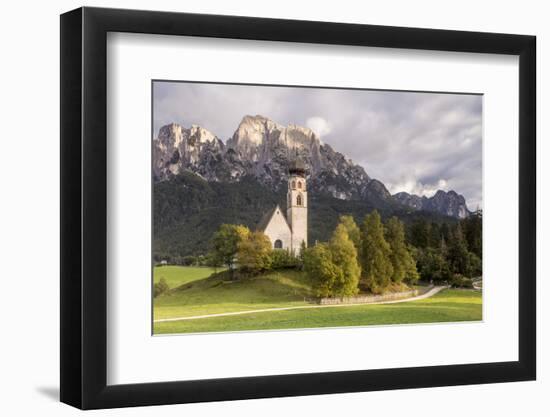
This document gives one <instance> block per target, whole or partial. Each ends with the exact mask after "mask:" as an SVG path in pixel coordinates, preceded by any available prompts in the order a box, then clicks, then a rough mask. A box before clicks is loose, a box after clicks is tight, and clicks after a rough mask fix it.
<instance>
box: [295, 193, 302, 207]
mask: <svg viewBox="0 0 550 417" xmlns="http://www.w3.org/2000/svg"><path fill="white" fill-rule="evenodd" d="M296 205H297V206H301V205H302V195H301V194H298V197H296Z"/></svg>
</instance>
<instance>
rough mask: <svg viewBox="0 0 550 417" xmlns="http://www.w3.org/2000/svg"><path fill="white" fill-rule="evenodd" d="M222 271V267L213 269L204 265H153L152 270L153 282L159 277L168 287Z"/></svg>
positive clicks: (158, 279) (174, 286)
mask: <svg viewBox="0 0 550 417" xmlns="http://www.w3.org/2000/svg"><path fill="white" fill-rule="evenodd" d="M219 271H223V268H222V269H220V268H218V269H214V268H210V267H206V266H197V267H194V266H186V267H183V266H177V265H166V266H155V269H154V270H153V282H155V283H157V282H159V281H160V279H161V278H164V279H165V280H166V283H167V284H168V287H170V288H176V287H179V286H180V285H183V284H187V283H188V282H191V281H196V280H199V279H203V278H207V277H209V276H210V275H212V274H213V273H214V272H219Z"/></svg>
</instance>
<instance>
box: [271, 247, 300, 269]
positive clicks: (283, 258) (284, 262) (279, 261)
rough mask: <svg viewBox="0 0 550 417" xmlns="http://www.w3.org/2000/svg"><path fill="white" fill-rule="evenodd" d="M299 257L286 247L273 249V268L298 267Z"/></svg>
mask: <svg viewBox="0 0 550 417" xmlns="http://www.w3.org/2000/svg"><path fill="white" fill-rule="evenodd" d="M299 262H300V261H299V259H298V258H297V257H296V256H294V255H292V254H291V253H290V252H289V251H288V250H286V249H273V251H272V252H271V269H286V268H296V267H298V264H299Z"/></svg>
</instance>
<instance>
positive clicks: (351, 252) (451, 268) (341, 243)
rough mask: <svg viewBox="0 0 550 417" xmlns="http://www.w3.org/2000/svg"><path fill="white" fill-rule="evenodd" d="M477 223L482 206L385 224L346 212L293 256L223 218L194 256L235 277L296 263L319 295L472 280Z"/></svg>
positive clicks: (477, 269) (476, 266)
mask: <svg viewBox="0 0 550 417" xmlns="http://www.w3.org/2000/svg"><path fill="white" fill-rule="evenodd" d="M481 225H482V214H481V212H480V211H479V212H476V213H474V214H472V215H471V216H470V217H468V218H466V219H464V220H461V221H459V222H456V223H455V224H447V223H442V224H437V223H429V222H426V221H425V220H418V221H416V222H414V223H412V224H409V225H405V224H404V223H403V222H402V221H401V220H399V219H398V218H397V217H391V218H389V219H388V220H387V221H385V222H383V221H382V218H381V216H380V214H379V213H378V212H377V211H376V210H374V211H372V212H371V213H369V214H368V215H366V216H365V217H364V219H363V221H362V222H361V223H360V224H359V225H358V224H357V223H356V222H355V219H354V218H353V217H352V216H350V215H343V216H340V218H339V221H338V223H337V226H336V228H335V230H334V231H333V233H332V235H331V237H330V239H329V240H328V241H327V242H316V243H315V245H313V246H311V247H309V248H305V246H304V245H303V246H302V250H301V251H300V254H299V255H298V256H295V254H293V253H290V252H289V251H288V250H286V249H273V248H272V246H271V242H270V240H269V238H268V237H267V236H266V235H265V234H264V233H262V232H260V231H251V230H250V229H249V228H247V227H246V226H243V225H234V224H222V225H221V226H220V227H219V229H218V230H217V231H216V232H215V233H214V235H213V237H212V239H211V241H210V251H209V253H208V255H206V256H203V257H202V258H201V260H200V262H203V263H204V264H206V265H210V266H225V267H226V268H227V269H228V270H229V274H230V276H231V277H233V278H239V277H242V276H251V275H256V274H259V273H262V272H265V271H268V270H277V269H282V268H299V269H302V270H304V271H305V273H306V274H307V275H308V276H309V277H310V280H311V282H312V288H313V290H314V292H315V295H316V296H319V297H342V296H351V295H355V294H357V293H358V292H360V291H368V292H372V293H382V292H385V291H387V290H391V289H393V288H395V289H398V288H402V287H403V285H411V284H414V283H416V282H417V281H418V280H419V279H422V280H424V281H429V282H435V283H437V282H447V283H450V284H451V285H455V286H471V278H472V277H475V276H479V275H481V272H482V271H481V269H482V263H481V256H482V245H481V234H482V229H481Z"/></svg>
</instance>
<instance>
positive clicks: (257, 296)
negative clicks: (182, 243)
mask: <svg viewBox="0 0 550 417" xmlns="http://www.w3.org/2000/svg"><path fill="white" fill-rule="evenodd" d="M176 268H179V270H180V271H185V270H186V269H187V267H176ZM224 278H225V279H224ZM309 296H310V286H309V284H308V283H307V279H306V278H305V275H304V274H303V273H301V272H297V271H287V272H284V273H282V272H271V273H268V274H265V275H261V276H258V277H253V278H248V279H242V280H239V281H229V280H227V277H226V276H225V275H223V274H217V275H213V276H211V277H209V278H205V279H196V280H191V279H189V280H188V281H187V283H186V284H184V285H182V286H180V287H178V288H175V289H173V290H172V291H170V292H169V293H168V294H166V295H162V296H160V297H158V298H156V299H155V302H154V318H155V319H163V318H170V317H185V316H196V315H203V314H217V313H227V312H232V311H243V310H255V309H260V308H273V307H283V306H284V307H286V306H295V305H307V304H308V303H306V302H305V301H304V298H305V297H309Z"/></svg>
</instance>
